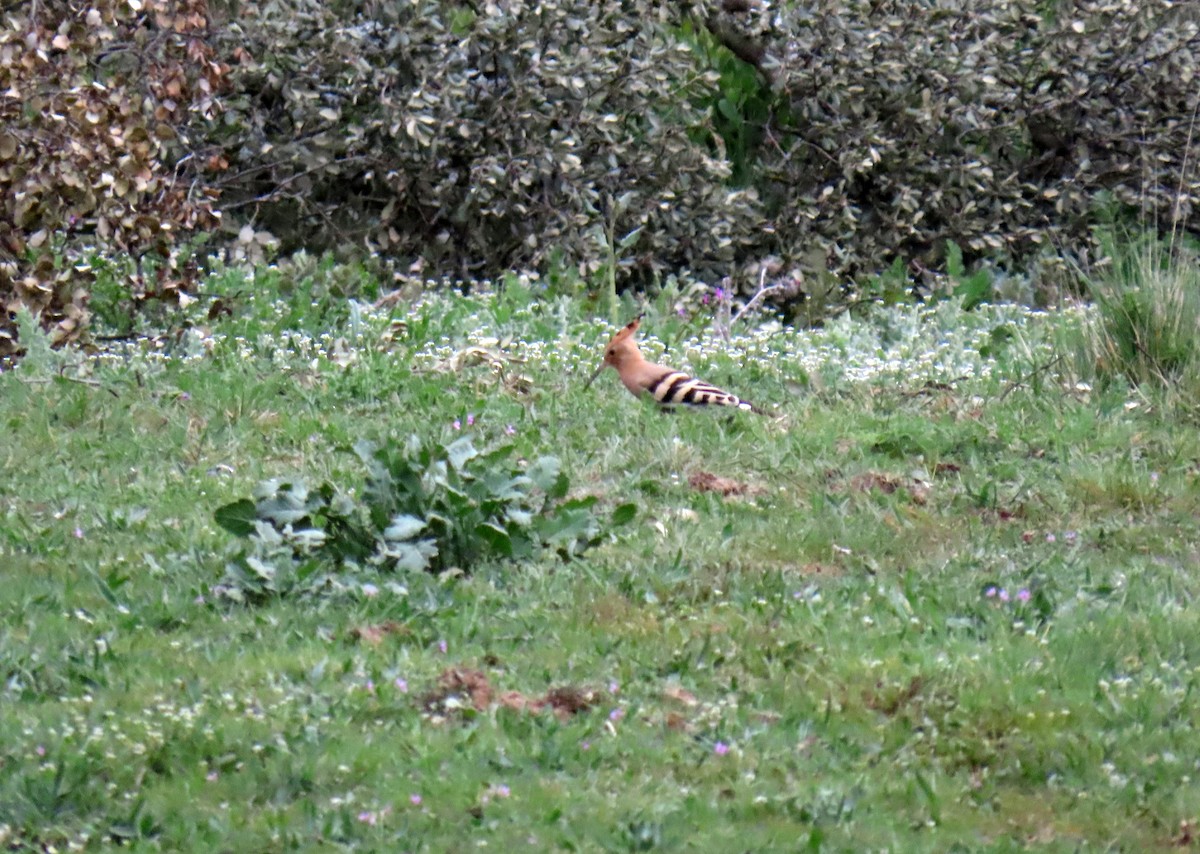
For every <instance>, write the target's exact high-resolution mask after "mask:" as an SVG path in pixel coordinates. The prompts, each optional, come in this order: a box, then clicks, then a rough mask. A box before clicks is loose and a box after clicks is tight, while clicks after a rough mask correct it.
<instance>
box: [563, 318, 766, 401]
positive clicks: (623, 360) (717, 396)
mask: <svg viewBox="0 0 1200 854" xmlns="http://www.w3.org/2000/svg"><path fill="white" fill-rule="evenodd" d="M641 322H642V315H640V314H639V315H638V316H637V317H635V318H634V319H633V320H632V321H630V322H629V323H627V324H626V325H625V326H624V328H622V329H621V330H620V331H619V332H617V334H616V335H614V336H613V337H612V340H611V341H609V342H608V346H607V347H605V348H604V361H603V362H602V363H601V364H600V367H598V368H597V369H596V373H594V374H592V376H591V379H589V380H588V381H587V382H586V383H585V384H584V386H583V387H584V388H587V387H588V386H590V385H591V384H592V383H593V382H595V381H596V377H598V376H600V373H601V372H602V371H603V370H604V369H605V368H607V367H608V366H609V365H612V366H613V367H614V368H616V369H617V376H619V377H620V378H621V382H622V383H624V385H625V388H627V389H629V391H630V392H631V393H632V394H633V395H634V396H636V397H641V396H643V395H647V394H648V395H650V396H651V397H653V398H654V400H655V401H657V402H658V404H659V405H660V406H662V407H664V408H667V407H671V406H674V405H676V404H680V403H682V404H686V405H688V406H735V407H737V408H738V409H745V410H748V411H750V412H757V413H758V414H759V415H765V414H766V413H764V412H763V411H762V410H761V409H759V408H758V407H757V406H755V405H754V404H753V403H750V402H749V401H747V400H742V399H741V398H740V397H738V396H737V395H734V394H730V393H729V392H727V391H722V390H721V389H719V388H717V387H716V386H713V385H709V384H708V383H706V382H703V381H701V380H698V379H695V378H693V377H689V376H688V375H687V374H685V373H683V371H676V370H674V369H672V368H667V367H664V366H662V365H656V364H654V363H653V362H647V361H646V357H645V356H643V355H642V351H641V350H639V349H638V346H637V342H636V341H634V340H633V335H634V333H635V332H637V330H638V326H640V325H641Z"/></svg>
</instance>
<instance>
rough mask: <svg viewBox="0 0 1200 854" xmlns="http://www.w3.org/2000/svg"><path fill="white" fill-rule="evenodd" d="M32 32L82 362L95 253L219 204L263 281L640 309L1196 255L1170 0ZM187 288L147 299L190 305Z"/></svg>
mask: <svg viewBox="0 0 1200 854" xmlns="http://www.w3.org/2000/svg"><path fill="white" fill-rule="evenodd" d="M18 8H19V11H16V12H12V13H10V14H9V16H8V17H7V18H6V20H5V25H4V27H5V28H4V30H3V31H2V32H0V91H3V92H4V97H3V101H2V102H0V110H2V111H3V115H2V117H3V119H4V127H5V131H4V132H3V133H0V154H3V155H4V157H3V165H2V166H0V190H3V191H4V192H3V194H2V196H3V198H4V200H5V201H4V205H5V211H4V213H5V215H6V216H5V220H6V221H7V222H9V223H11V226H6V227H5V230H4V232H3V234H0V238H2V239H3V243H4V246H5V249H6V251H7V253H8V254H7V255H6V256H5V258H6V259H7V260H4V259H0V260H3V264H0V301H2V302H3V306H4V309H5V313H6V316H5V317H0V329H3V328H7V329H9V333H11V325H12V324H11V315H12V312H13V310H14V307H15V306H16V305H17V304H26V305H29V306H31V307H32V308H33V309H35V310H36V311H38V312H41V313H42V317H43V323H44V325H46V326H48V327H50V326H55V325H56V326H57V328H58V332H57V333H56V334H58V336H59V337H60V338H69V337H71V336H72V335H73V334H75V333H76V332H77V331H78V329H79V327H80V325H81V323H82V322H83V321H85V320H86V290H85V289H80V288H79V287H78V286H79V285H80V284H82V285H83V286H84V287H85V288H86V285H87V265H86V263H81V262H86V260H87V255H86V253H85V254H80V252H79V251H74V250H73V251H71V252H69V253H68V254H67V255H65V256H63V255H62V254H61V253H62V252H64V251H66V250H64V246H67V245H71V246H79V245H87V246H92V247H97V248H100V249H103V250H106V251H107V250H111V249H119V250H128V251H131V252H133V253H134V255H135V256H137V257H138V258H139V259H140V258H142V257H143V256H144V255H145V253H147V252H152V257H154V256H158V257H164V258H168V259H170V256H171V252H172V248H178V247H179V246H180V245H181V244H182V239H183V237H184V235H185V234H186V233H187V232H188V231H189V230H190V229H193V228H194V227H195V226H197V225H200V224H202V223H206V222H208V221H209V220H208V217H207V216H206V211H207V210H208V206H209V204H210V203H211V204H212V206H213V207H215V208H216V209H218V210H220V211H221V212H222V213H223V215H224V216H223V233H224V234H225V235H226V237H227V238H228V240H227V241H226V242H225V243H224V244H222V245H223V246H225V247H226V248H227V249H228V250H229V251H230V252H231V253H232V254H233V255H236V256H246V257H251V258H261V257H263V255H264V254H265V253H269V252H271V251H275V250H276V249H277V248H282V249H283V250H285V251H286V250H290V249H295V248H301V247H303V248H307V249H310V250H322V249H340V250H342V251H346V250H349V251H356V252H364V251H365V252H371V253H374V254H377V255H382V256H385V257H388V258H391V259H394V260H395V261H396V262H398V263H399V264H400V265H401V266H402V267H405V268H408V269H411V270H414V271H424V273H426V274H438V275H446V274H450V275H455V276H462V277H469V278H480V277H487V276H492V275H495V274H497V273H498V272H500V271H504V270H508V269H512V268H540V269H542V270H550V271H553V270H565V269H569V270H576V271H578V272H580V273H582V274H584V275H585V276H589V277H592V276H594V277H596V278H597V279H599V280H600V281H608V282H609V283H610V284H617V283H624V284H627V285H635V286H636V285H638V284H642V283H645V282H647V281H650V280H652V279H653V278H654V277H655V276H657V275H658V274H660V273H662V272H664V271H670V270H678V269H680V268H690V269H691V270H692V271H693V272H695V273H697V274H699V275H700V276H701V277H702V278H705V279H707V280H709V281H715V280H716V279H718V278H721V277H724V276H732V277H733V278H734V279H735V280H736V281H741V282H743V284H744V283H745V282H750V281H757V277H756V276H755V275H754V274H755V272H756V265H758V264H759V262H762V261H763V260H764V259H768V258H773V259H779V261H781V262H782V263H776V262H775V261H772V263H771V264H770V265H769V268H770V269H771V270H795V271H797V272H798V273H800V274H803V276H804V277H805V280H806V281H807V282H808V286H807V290H808V292H809V293H812V292H814V291H815V290H817V288H815V287H814V286H813V282H814V280H821V279H826V278H827V279H828V280H827V281H825V282H824V286H823V288H822V289H823V290H828V289H829V287H830V286H833V287H835V288H841V287H844V286H845V282H846V280H847V279H846V277H847V276H850V277H855V276H858V275H860V274H863V273H871V272H874V271H877V270H879V269H880V268H882V267H885V266H888V265H890V264H892V263H894V262H896V261H897V260H899V261H900V262H901V263H902V264H908V265H910V268H911V272H914V273H918V274H919V273H921V272H923V271H925V270H928V269H940V268H942V267H943V266H944V264H945V261H946V256H945V253H946V251H947V246H948V244H949V242H950V241H953V242H954V243H956V244H957V245H958V246H960V247H961V248H962V249H963V251H964V253H965V257H966V263H967V264H968V265H970V264H973V263H974V262H975V261H977V260H979V259H981V258H984V257H987V258H989V259H992V260H996V261H999V262H1001V263H1014V264H1018V265H1022V266H1025V267H1029V266H1030V265H1032V264H1034V263H1035V262H1037V261H1038V260H1039V259H1040V258H1041V256H1042V255H1044V254H1045V253H1046V251H1047V248H1048V247H1052V248H1053V250H1054V251H1055V253H1061V252H1062V250H1063V249H1064V248H1065V249H1067V250H1068V252H1073V251H1078V250H1082V249H1084V248H1086V247H1089V246H1090V242H1091V237H1090V234H1091V229H1092V227H1093V226H1094V225H1095V224H1096V223H1097V222H1099V221H1106V220H1111V219H1113V218H1114V217H1115V218H1121V217H1127V216H1129V215H1130V214H1133V215H1139V216H1143V217H1144V218H1145V219H1147V220H1148V221H1151V222H1155V223H1163V224H1167V223H1170V224H1178V225H1180V226H1182V227H1183V228H1185V229H1190V230H1192V231H1196V230H1197V213H1196V210H1197V209H1196V206H1195V199H1196V196H1197V192H1198V191H1200V178H1197V170H1196V169H1194V168H1191V167H1190V166H1189V163H1190V162H1191V161H1189V157H1190V156H1191V154H1192V150H1193V147H1194V146H1193V140H1192V131H1193V124H1194V121H1195V117H1196V110H1197V105H1198V103H1200V100H1198V99H1200V94H1198V93H1200V85H1197V81H1196V80H1195V74H1196V72H1195V69H1196V68H1197V67H1200V16H1198V15H1197V13H1196V11H1195V9H1194V7H1193V6H1191V5H1189V4H1178V3H1172V2H1169V0H1151V2H1134V0H1104V2H1099V0H1095V1H1093V0H1072V2H1060V3H1056V4H1046V3H1044V2H1042V0H988V2H985V3H971V4H965V3H964V4H935V5H931V4H928V3H925V2H917V0H902V1H901V0H898V1H897V2H890V3H878V2H866V0H854V2H850V3H841V2H839V3H832V2H828V0H821V2H815V3H809V4H770V5H767V4H756V3H748V2H742V1H741V0H724V2H721V3H692V4H662V3H653V2H648V0H647V1H646V2H641V3H633V2H627V0H626V1H625V2H618V0H609V2H602V3H595V2H583V1H582V0H541V2H528V3H509V4H495V3H486V4H482V5H481V4H473V3H467V4H455V3H447V2H443V1H442V0H414V2H410V3H405V4H372V3H351V2H337V3H315V2H308V0H250V2H246V3H243V4H235V5H231V6H229V7H228V8H225V7H222V8H221V9H219V10H215V9H213V8H209V6H208V5H207V4H206V3H205V2H204V0H188V2H186V3H175V2H168V0H148V1H146V2H144V0H138V2H133V3H129V2H116V0H98V2H96V3H95V4H92V5H90V6H85V5H84V4H82V3H77V2H73V0H48V2H44V3H40V4H37V5H24V6H21V7H18ZM1193 160H1194V158H1193ZM159 266H160V267H161V269H163V270H165V271H167V272H166V273H164V274H162V276H163V280H162V281H158V280H156V281H154V282H152V283H147V281H146V280H145V277H144V276H145V273H144V271H141V270H139V272H138V274H137V275H135V276H134V278H135V282H134V289H135V290H136V291H137V292H138V295H139V296H140V295H142V294H145V295H157V294H162V293H164V292H166V293H170V292H171V289H172V286H173V285H174V284H175V283H176V281H177V279H178V274H177V273H173V272H172V267H171V263H170V261H169V260H168V263H165V264H161V265H159ZM789 294H790V295H792V296H797V295H799V292H798V291H797V290H796V289H792V290H791V291H790V292H789ZM9 333H4V334H9ZM10 339H11V334H10V336H9V338H8V339H5V340H4V341H0V356H3V355H4V352H6V351H12V350H13V349H14V348H15V345H14V344H13V343H12V342H11V340H10Z"/></svg>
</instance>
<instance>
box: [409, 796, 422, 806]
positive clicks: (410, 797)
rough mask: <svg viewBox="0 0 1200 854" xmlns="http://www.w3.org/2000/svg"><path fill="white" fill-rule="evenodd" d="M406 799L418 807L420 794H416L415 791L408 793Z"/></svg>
mask: <svg viewBox="0 0 1200 854" xmlns="http://www.w3.org/2000/svg"><path fill="white" fill-rule="evenodd" d="M408 799H409V801H411V802H412V805H413V806H415V807H419V806H420V805H421V796H420V795H418V794H417V793H416V792H413V793H412V794H411V795H409V796H408Z"/></svg>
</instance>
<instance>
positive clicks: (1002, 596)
mask: <svg viewBox="0 0 1200 854" xmlns="http://www.w3.org/2000/svg"><path fill="white" fill-rule="evenodd" d="M997 595H998V596H999V597H1000V601H1001V602H1007V601H1008V600H1009V595H1008V591H1007V590H1005V589H1004V588H1003V587H1001V588H1000V592H999V593H998V594H997Z"/></svg>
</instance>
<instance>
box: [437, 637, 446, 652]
mask: <svg viewBox="0 0 1200 854" xmlns="http://www.w3.org/2000/svg"><path fill="white" fill-rule="evenodd" d="M446 649H447V647H446V642H445V641H444V640H440V641H438V652H440V653H441V654H442V655H445V654H446Z"/></svg>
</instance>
